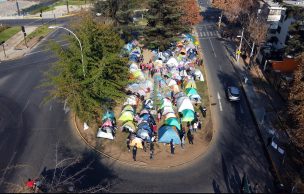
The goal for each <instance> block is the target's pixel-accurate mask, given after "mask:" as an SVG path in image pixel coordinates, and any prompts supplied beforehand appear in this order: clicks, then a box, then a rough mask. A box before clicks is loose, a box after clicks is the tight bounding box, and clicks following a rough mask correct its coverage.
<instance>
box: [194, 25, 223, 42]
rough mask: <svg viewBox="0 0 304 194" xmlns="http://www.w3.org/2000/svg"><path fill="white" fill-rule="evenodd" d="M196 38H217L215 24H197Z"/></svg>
mask: <svg viewBox="0 0 304 194" xmlns="http://www.w3.org/2000/svg"><path fill="white" fill-rule="evenodd" d="M196 29H197V34H198V38H202V39H204V38H219V37H220V33H219V31H218V30H217V28H216V26H215V25H199V26H197V28H196Z"/></svg>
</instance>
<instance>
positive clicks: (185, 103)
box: [177, 97, 194, 112]
mask: <svg viewBox="0 0 304 194" xmlns="http://www.w3.org/2000/svg"><path fill="white" fill-rule="evenodd" d="M177 108H178V112H182V111H183V110H185V109H190V110H192V111H194V108H193V105H192V103H191V100H190V98H189V97H180V98H178V99H177Z"/></svg>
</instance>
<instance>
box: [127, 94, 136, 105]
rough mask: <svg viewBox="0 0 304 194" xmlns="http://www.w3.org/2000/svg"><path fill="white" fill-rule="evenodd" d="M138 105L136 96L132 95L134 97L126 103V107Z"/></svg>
mask: <svg viewBox="0 0 304 194" xmlns="http://www.w3.org/2000/svg"><path fill="white" fill-rule="evenodd" d="M127 104H129V105H136V96H134V95H132V96H129V97H128V98H127V100H126V102H125V103H124V105H127Z"/></svg>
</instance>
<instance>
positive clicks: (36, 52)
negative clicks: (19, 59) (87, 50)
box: [24, 43, 70, 56]
mask: <svg viewBox="0 0 304 194" xmlns="http://www.w3.org/2000/svg"><path fill="white" fill-rule="evenodd" d="M69 44H70V43H66V44H63V45H61V46H62V47H63V46H67V45H69ZM50 50H51V49H45V50H40V51H35V52H31V53H27V54H25V55H24V56H28V55H33V54H37V53H41V52H47V51H50Z"/></svg>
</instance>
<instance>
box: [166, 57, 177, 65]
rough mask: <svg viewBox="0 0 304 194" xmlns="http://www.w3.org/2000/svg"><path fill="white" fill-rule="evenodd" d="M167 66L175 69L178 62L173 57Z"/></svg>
mask: <svg viewBox="0 0 304 194" xmlns="http://www.w3.org/2000/svg"><path fill="white" fill-rule="evenodd" d="M167 65H168V66H169V67H177V66H178V62H177V60H176V59H175V58H174V57H171V58H170V59H169V60H168V61H167Z"/></svg>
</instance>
